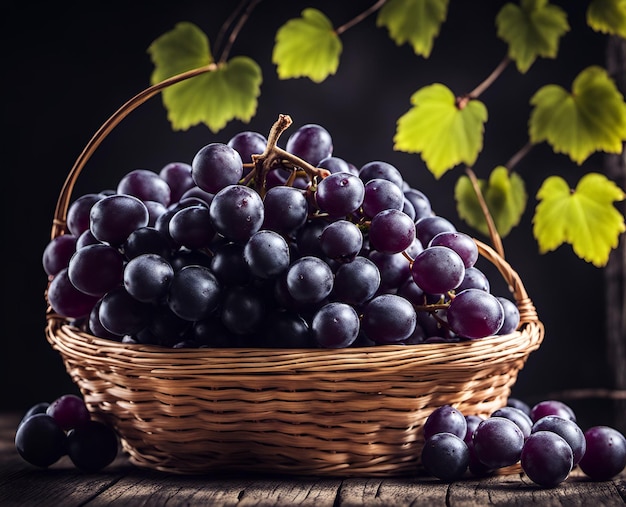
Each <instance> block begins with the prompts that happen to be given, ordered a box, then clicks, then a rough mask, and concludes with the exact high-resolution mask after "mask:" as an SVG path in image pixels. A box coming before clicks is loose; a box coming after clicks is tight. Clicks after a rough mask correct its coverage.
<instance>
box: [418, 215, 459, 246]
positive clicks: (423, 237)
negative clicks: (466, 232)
mask: <svg viewBox="0 0 626 507" xmlns="http://www.w3.org/2000/svg"><path fill="white" fill-rule="evenodd" d="M415 231H416V235H417V239H419V240H420V242H421V243H422V246H423V247H424V248H426V247H427V246H428V244H429V243H430V242H431V241H432V239H433V238H434V237H435V236H436V235H437V234H439V233H441V232H456V227H455V226H454V224H452V222H450V221H449V220H447V219H445V218H443V217H442V216H439V215H432V216H426V217H422V218H420V219H418V220H417V222H415Z"/></svg>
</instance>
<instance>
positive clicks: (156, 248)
mask: <svg viewBox="0 0 626 507" xmlns="http://www.w3.org/2000/svg"><path fill="white" fill-rule="evenodd" d="M122 250H123V252H124V255H125V256H126V259H128V260H130V259H133V258H134V257H137V256H139V255H141V254H147V253H151V254H156V255H160V256H161V257H163V258H164V259H169V258H170V257H171V255H172V251H171V247H170V243H169V241H168V237H167V236H165V235H164V234H163V233H162V232H161V231H158V230H157V229H155V228H154V227H140V228H139V229H136V230H134V231H133V232H131V233H130V235H129V236H128V239H127V240H126V242H125V243H124V244H123V245H122Z"/></svg>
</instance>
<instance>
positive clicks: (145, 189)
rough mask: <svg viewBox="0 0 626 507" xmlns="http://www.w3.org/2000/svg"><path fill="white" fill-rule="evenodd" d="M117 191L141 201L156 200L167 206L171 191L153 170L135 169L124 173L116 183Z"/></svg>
mask: <svg viewBox="0 0 626 507" xmlns="http://www.w3.org/2000/svg"><path fill="white" fill-rule="evenodd" d="M117 193H118V194H126V195H132V196H135V197H137V198H138V199H140V200H141V201H156V202H160V203H161V204H162V205H163V206H168V205H169V204H170V201H171V195H172V191H171V190H170V186H169V185H168V184H167V183H166V182H165V180H164V179H163V178H161V177H160V176H159V175H158V174H157V173H155V172H154V171H149V170H148V169H135V170H133V171H130V172H129V173H126V174H125V175H124V176H123V177H122V179H121V180H120V181H119V183H118V184H117Z"/></svg>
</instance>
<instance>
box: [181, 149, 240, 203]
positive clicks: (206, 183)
mask: <svg viewBox="0 0 626 507" xmlns="http://www.w3.org/2000/svg"><path fill="white" fill-rule="evenodd" d="M242 175H243V161H242V160H241V155H239V153H238V152H237V150H235V149H233V148H231V147H230V146H228V145H227V144H223V143H210V144H207V145H206V146H203V147H202V148H201V149H200V150H199V151H198V152H197V153H196V154H195V155H194V157H193V160H192V161H191V176H192V177H193V180H194V181H195V182H196V185H198V187H200V188H201V189H202V190H204V191H205V192H210V193H213V194H215V193H217V192H219V191H220V190H222V189H223V188H225V187H227V186H230V185H236V184H237V183H238V182H239V180H240V179H241V177H242Z"/></svg>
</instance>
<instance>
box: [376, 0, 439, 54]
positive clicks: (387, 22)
mask: <svg viewBox="0 0 626 507" xmlns="http://www.w3.org/2000/svg"><path fill="white" fill-rule="evenodd" d="M447 15H448V0H389V1H388V2H387V3H386V4H385V5H383V7H382V9H381V10H380V12H379V13H378V17H377V18H376V26H379V27H380V26H384V27H386V28H387V29H388V30H389V36H390V37H391V38H392V39H393V41H394V42H395V43H396V44H397V45H398V46H401V45H402V44H404V43H406V42H409V43H410V44H411V45H412V46H413V51H414V52H415V54H417V55H421V56H423V57H424V58H428V57H429V56H430V53H431V51H432V49H433V44H434V41H435V38H436V37H437V35H439V31H440V29H441V24H442V23H443V22H444V21H445V19H446V17H447Z"/></svg>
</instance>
